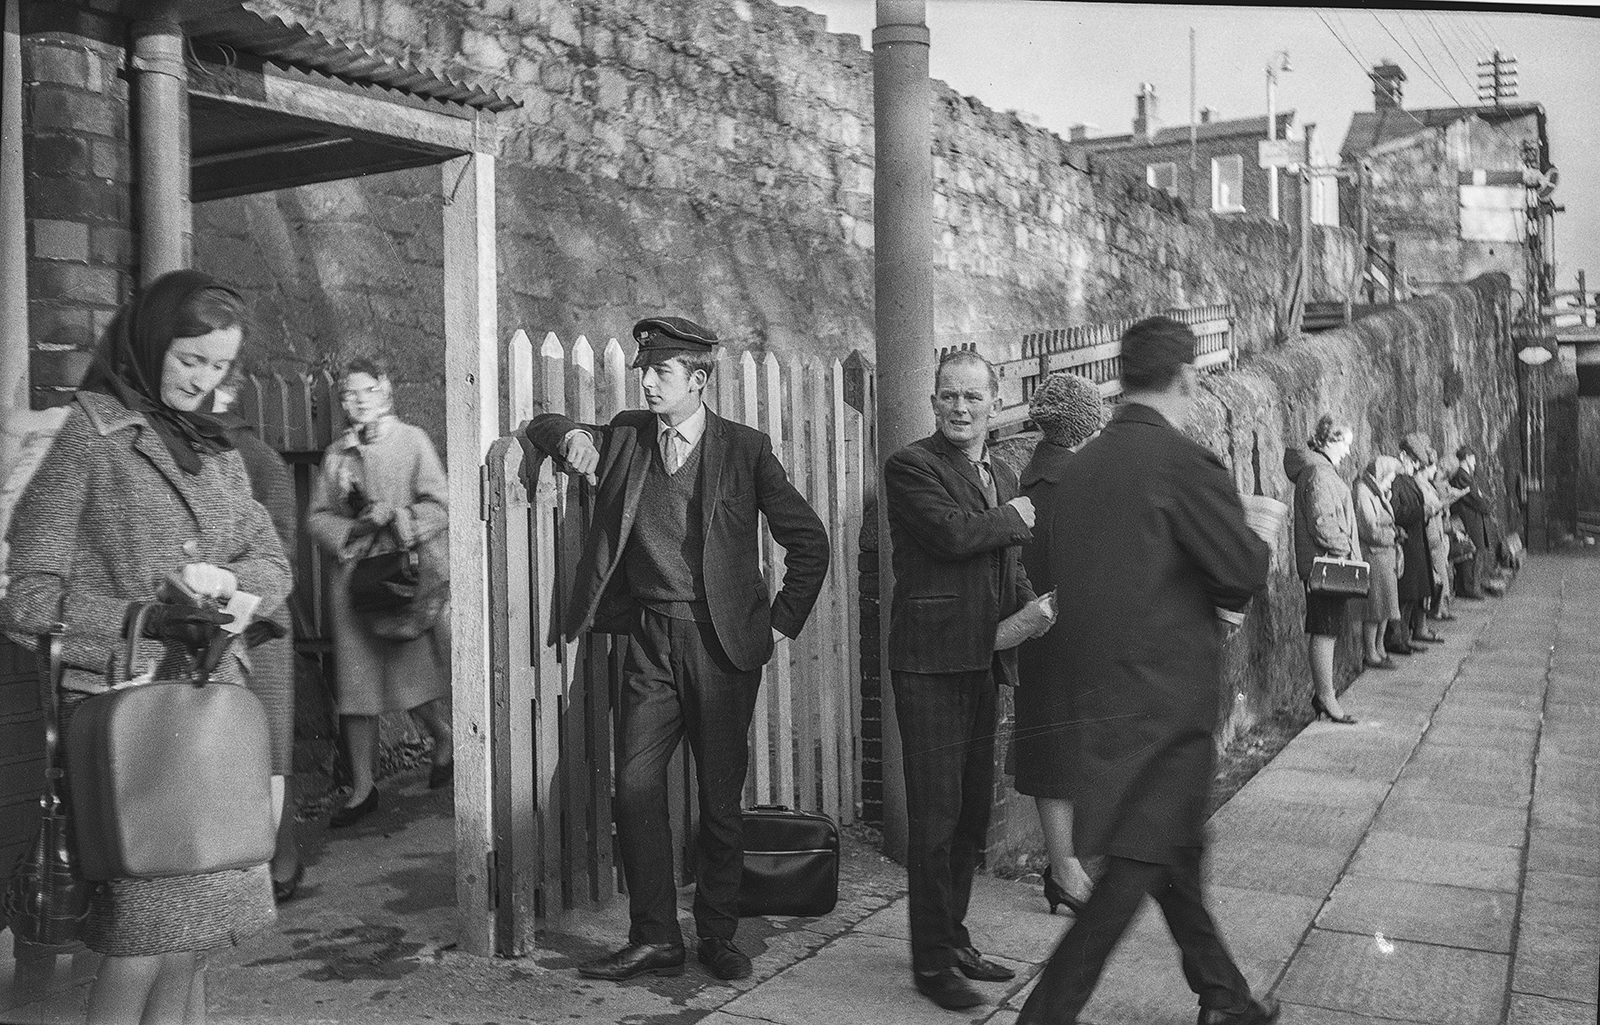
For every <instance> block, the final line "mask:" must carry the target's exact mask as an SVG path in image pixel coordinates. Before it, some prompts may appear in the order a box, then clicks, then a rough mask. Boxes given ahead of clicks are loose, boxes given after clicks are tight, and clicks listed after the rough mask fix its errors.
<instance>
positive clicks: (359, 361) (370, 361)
mask: <svg viewBox="0 0 1600 1025" xmlns="http://www.w3.org/2000/svg"><path fill="white" fill-rule="evenodd" d="M356 374H366V375H367V376H368V377H370V378H372V379H373V380H374V381H381V380H383V379H384V378H385V377H388V376H389V364H388V363H387V362H385V361H384V359H383V358H382V357H381V356H357V357H356V358H355V359H353V360H350V361H349V362H348V363H346V364H345V365H344V367H343V368H342V369H341V370H340V371H339V383H340V384H343V383H344V382H346V381H348V380H350V378H351V377H353V376H354V375H356Z"/></svg>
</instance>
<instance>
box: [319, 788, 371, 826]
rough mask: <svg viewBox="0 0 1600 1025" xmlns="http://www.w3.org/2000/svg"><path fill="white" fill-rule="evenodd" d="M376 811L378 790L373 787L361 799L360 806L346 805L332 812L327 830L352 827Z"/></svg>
mask: <svg viewBox="0 0 1600 1025" xmlns="http://www.w3.org/2000/svg"><path fill="white" fill-rule="evenodd" d="M377 810H378V788H377V787H373V788H372V789H371V790H368V791H367V796H366V797H363V798H362V799H361V803H360V804H351V805H346V806H345V807H343V808H340V809H339V810H338V811H336V812H334V813H333V817H332V818H330V819H329V820H328V828H329V829H343V828H344V827H345V826H353V825H355V824H356V823H357V822H360V821H361V820H362V819H364V818H366V817H367V816H368V815H371V814H372V813H373V812H375V811H377Z"/></svg>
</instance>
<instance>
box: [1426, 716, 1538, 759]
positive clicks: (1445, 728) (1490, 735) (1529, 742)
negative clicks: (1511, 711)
mask: <svg viewBox="0 0 1600 1025" xmlns="http://www.w3.org/2000/svg"><path fill="white" fill-rule="evenodd" d="M1427 737H1428V743H1430V744H1437V745H1447V746H1453V747H1464V748H1468V749H1469V750H1473V751H1491V752H1494V753H1495V754H1498V755H1506V756H1510V757H1514V758H1531V757H1533V755H1534V753H1535V751H1537V750H1538V746H1539V734H1537V733H1534V732H1532V731H1530V730H1524V729H1519V728H1513V727H1506V728H1502V727H1499V726H1459V725H1452V724H1448V723H1434V724H1433V725H1432V726H1430V727H1429V728H1428V733H1427Z"/></svg>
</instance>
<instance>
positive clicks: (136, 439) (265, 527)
mask: <svg viewBox="0 0 1600 1025" xmlns="http://www.w3.org/2000/svg"><path fill="white" fill-rule="evenodd" d="M244 325H245V308H244V301H243V300H242V299H241V298H240V296H239V295H238V294H237V293H236V292H234V291H233V290H232V289H230V288H228V287H226V286H224V285H222V284H220V283H219V282H217V281H216V280H215V279H213V278H211V277H209V276H207V275H205V274H201V273H198V272H195V271H178V272H175V273H171V274H167V275H164V276H163V277H161V278H158V279H157V280H155V281H154V282H151V283H150V284H149V285H146V286H145V287H144V288H143V289H142V291H141V292H140V293H139V295H138V296H137V297H135V298H134V299H133V300H131V301H130V302H128V303H126V304H124V305H123V307H122V308H121V309H120V310H119V311H118V312H117V314H116V316H115V318H114V319H113V320H112V321H111V324H110V326H109V327H108V328H107V330H106V334H105V336H104V337H103V338H102V339H101V341H100V345H99V348H98V351H97V352H96V354H95V358H94V362H93V363H92V364H91V365H90V368H89V372H88V375H87V377H86V378H85V379H84V382H83V385H82V388H81V390H80V391H79V392H78V394H77V396H76V397H75V399H74V401H73V405H72V407H71V410H72V411H71V413H70V414H69V416H68V417H67V420H66V422H65V424H64V425H63V426H62V428H61V432H60V434H58V435H57V437H56V441H55V445H54V447H52V448H51V450H50V452H49V454H48V455H46V456H45V458H44V460H43V462H42V463H41V464H40V466H39V468H38V471H37V473H36V474H35V475H34V477H33V480H32V481H31V482H30V483H29V485H28V488H27V490H26V491H25V492H24V493H23V496H22V499H21V501H20V502H19V504H18V506H17V510H16V514H15V517H14V518H13V520H12V524H11V530H10V535H9V538H10V544H11V560H10V566H9V571H10V576H11V587H10V590H9V591H8V592H7V594H6V596H5V598H4V599H3V600H0V625H3V628H4V630H5V631H6V633H8V634H10V635H11V636H12V637H13V638H15V639H16V640H18V641H20V642H22V643H24V644H27V645H29V646H30V647H31V646H32V645H33V644H34V643H35V642H36V638H37V637H38V636H40V635H41V634H43V633H45V632H47V631H49V630H50V629H51V625H52V624H53V623H55V622H57V621H59V622H62V623H64V624H65V627H66V632H65V636H64V643H63V645H62V660H63V662H64V664H65V665H64V672H63V673H62V677H61V685H60V691H59V693H60V697H61V702H60V715H61V719H62V720H63V722H62V726H63V734H65V732H66V730H65V727H66V726H67V725H68V724H69V723H70V721H71V718H72V716H73V715H74V714H75V712H76V711H77V710H78V708H79V707H80V706H82V705H84V704H85V703H86V702H93V701H95V700H97V699H96V698H94V697H93V695H97V694H100V693H102V692H105V691H107V690H108V689H109V687H108V683H107V679H106V673H107V667H108V666H109V667H110V672H111V674H112V678H113V679H115V680H119V681H120V680H125V679H127V678H128V675H129V674H130V672H131V671H133V670H134V668H135V667H132V666H129V665H127V664H125V663H126V661H127V654H126V651H127V650H129V649H130V648H131V649H132V650H134V652H135V658H134V661H135V662H136V663H138V665H137V669H138V670H139V671H143V670H145V669H146V668H148V667H150V666H153V667H154V670H155V677H156V678H157V679H168V678H172V677H182V676H187V675H188V673H189V672H190V663H189V659H190V658H191V653H192V652H193V651H194V650H196V649H201V650H207V651H209V652H210V653H212V656H213V657H215V658H217V659H218V661H217V662H216V665H215V667H214V668H213V669H212V671H211V673H210V679H211V680H213V681H217V682H221V683H240V682H242V675H243V674H242V670H241V666H240V663H239V660H238V658H237V657H236V655H235V653H234V650H233V648H227V649H224V648H222V646H221V644H220V643H214V642H218V641H220V638H219V636H218V631H219V627H220V626H221V625H222V624H223V623H224V622H228V621H231V619H232V616H231V615H227V614H222V613H219V612H215V611H210V610H208V608H207V607H205V606H203V605H199V604H195V603H190V602H179V601H173V602H172V603H170V604H159V603H158V604H155V605H153V606H151V607H150V611H149V612H148V613H147V614H146V616H145V617H143V619H142V624H143V629H142V631H141V634H140V636H138V637H136V638H134V639H133V642H132V643H131V644H130V642H129V641H127V640H126V639H125V638H124V636H123V635H124V632H125V631H126V630H128V629H129V628H130V627H129V623H130V622H131V621H133V620H131V619H130V611H131V609H132V608H133V607H135V606H137V605H138V604H139V603H145V602H150V601H152V599H153V598H154V593H153V592H154V591H155V590H156V589H157V584H158V582H163V581H165V583H166V586H167V587H168V588H175V589H180V590H182V591H186V592H187V593H188V594H190V595H193V596H197V597H198V598H200V599H215V600H219V601H221V600H226V599H228V598H229V597H231V596H232V595H233V594H234V593H235V592H238V591H242V592H247V593H249V594H253V595H256V596H258V597H259V598H260V599H261V601H260V604H259V605H258V606H257V611H258V612H260V613H262V614H265V615H271V614H272V612H273V611H275V610H276V609H277V607H278V606H280V605H281V604H282V603H283V601H284V598H285V596H286V595H287V593H288V589H289V565H288V562H287V561H286V560H285V558H284V555H283V549H282V547H281V545H280V544H279V541H278V535H277V533H276V532H275V531H274V530H273V527H272V521H271V519H270V518H269V517H268V515H267V511H266V510H265V509H263V508H262V507H261V505H260V504H259V503H258V502H256V500H255V499H254V498H252V497H251V493H250V482H249V479H248V478H247V477H246V474H245V468H244V463H243V462H242V461H241V459H240V458H239V455H238V453H237V452H235V451H233V448H232V444H231V442H230V441H229V440H228V437H227V432H226V430H225V428H224V426H223V425H222V423H221V422H220V421H218V420H217V418H216V417H214V416H211V415H210V414H209V413H205V412H202V410H205V409H208V408H209V401H210V398H211V392H212V390H213V389H214V388H215V387H216V386H217V384H218V383H220V382H221V381H222V380H223V379H224V378H225V377H226V376H227V374H228V372H229V370H230V368H231V367H232V365H233V363H234V361H235V360H236V359H237V358H238V354H239V349H240V346H241V344H242V342H243V339H244ZM168 593H171V591H169V592H168ZM85 714H87V713H85ZM264 762H265V758H264V757H263V764H264ZM66 768H67V774H68V777H69V779H70V778H71V776H72V774H73V772H74V771H79V770H75V767H74V765H73V764H70V763H69V764H68V765H67V767H66ZM83 771H87V770H83ZM262 790H263V792H264V791H265V786H264V784H263V787H262ZM152 825H153V827H155V828H160V824H159V823H153V824H152ZM219 828H222V829H231V828H234V827H233V826H231V825H229V824H223V825H222V826H221V827H219ZM265 860H266V857H265V855H263V858H262V862H263V863H262V864H259V865H255V866H253V867H248V868H242V869H225V870H222V871H214V872H203V873H197V874H193V875H177V876H170V875H169V876H164V877H160V878H139V879H118V878H113V879H110V880H108V881H104V882H101V883H99V884H98V885H97V886H96V887H95V889H94V892H93V894H92V896H91V899H90V908H89V916H88V919H87V920H86V922H85V925H84V934H83V936H82V939H83V941H84V943H85V944H86V945H87V946H88V948H89V949H90V950H93V951H95V952H97V953H100V954H102V955H104V957H103V960H102V961H101V963H100V969H99V972H98V974H97V975H96V977H95V981H94V985H93V987H92V989H91V991H90V994H89V1014H88V1021H89V1023H90V1025H138V1023H140V1022H145V1023H150V1022H161V1023H167V1022H180V1021H181V1022H184V1023H186V1025H196V1023H200V1022H203V1021H204V1020H205V982H204V964H203V960H202V953H201V952H203V951H205V950H209V949H213V948H216V947H226V946H229V945H233V944H237V943H239V942H240V941H241V940H242V939H243V938H244V937H247V936H249V935H250V934H252V933H254V932H257V931H259V930H262V929H264V928H266V927H267V926H269V925H271V924H272V922H273V920H274V915H275V912H274V908H273V901H272V881H271V878H270V877H269V875H268V870H267V866H266V864H265Z"/></svg>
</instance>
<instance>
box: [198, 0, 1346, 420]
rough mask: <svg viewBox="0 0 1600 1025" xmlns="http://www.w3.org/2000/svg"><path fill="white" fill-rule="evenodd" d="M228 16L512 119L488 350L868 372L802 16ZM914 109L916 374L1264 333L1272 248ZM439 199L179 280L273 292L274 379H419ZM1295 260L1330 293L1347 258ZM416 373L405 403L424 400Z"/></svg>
mask: <svg viewBox="0 0 1600 1025" xmlns="http://www.w3.org/2000/svg"><path fill="white" fill-rule="evenodd" d="M255 6H257V7H258V8H259V9H262V10H271V11H276V12H278V13H280V14H281V15H282V16H283V17H285V18H290V19H296V20H300V21H303V22H304V23H305V24H307V25H308V26H310V27H312V28H315V29H317V30H320V31H325V32H328V33H332V34H336V35H341V36H344V37H348V38H354V39H359V40H361V41H363V42H366V43H368V44H370V45H374V46H377V47H380V48H384V49H387V50H389V51H391V52H400V51H405V52H406V53H408V54H410V55H411V56H413V57H414V58H416V59H420V60H422V61H423V62H424V63H428V64H432V65H435V66H439V67H442V68H443V69H444V70H446V71H448V72H455V73H470V74H474V75H478V76H481V77H482V78H483V79H484V80H485V81H488V82H490V83H492V84H493V85H494V86H495V87H496V88H499V89H501V90H503V91H505V92H507V93H508V94H511V95H514V96H516V97H517V98H518V99H519V100H521V101H522V103H523V106H522V108H521V109H519V110H516V111H511V112H507V113H506V114H505V115H502V123H503V124H504V126H505V129H506V133H505V139H504V147H503V152H502V159H501V161H500V163H499V172H498V178H499V183H498V188H497V202H498V207H499V217H500V236H499V237H500V247H501V248H500V261H501V272H502V274H501V291H500V295H501V329H502V334H503V335H509V334H510V333H511V332H512V331H513V330H514V329H516V328H517V327H525V328H527V329H528V330H529V332H530V333H533V334H535V336H536V337H537V336H538V335H541V334H543V332H545V331H555V332H556V333H557V334H558V335H559V336H560V337H562V338H563V339H566V340H569V341H570V339H571V338H572V337H574V336H575V335H576V334H578V333H585V334H587V335H589V336H590V337H591V338H593V337H595V336H600V337H610V336H618V337H622V336H625V332H626V331H627V329H628V327H629V326H630V325H631V323H632V322H633V321H634V320H635V319H637V318H638V317H639V316H641V315H643V314H645V313H648V312H655V311H658V310H661V309H664V308H669V309H671V310H672V311H673V312H677V313H681V314H683V315H687V316H690V317H693V318H695V319H697V320H700V321H702V322H703V323H706V324H708V325H709V326H711V327H713V328H714V329H715V330H717V331H718V333H719V334H721V335H722V336H723V337H724V338H725V339H726V340H728V341H729V342H731V343H732V345H733V346H734V347H736V348H756V349H776V350H796V349H804V350H808V351H823V352H827V353H830V354H832V355H843V354H844V353H846V352H848V351H849V350H851V349H855V348H863V349H867V350H869V351H870V350H871V348H872V291H871V288H872V285H871V282H872V244H873V232H872V97H871V92H872V90H871V58H870V55H869V54H867V53H866V52H864V51H863V50H862V49H861V43H860V40H859V39H858V38H857V37H854V36H844V35H833V34H829V33H827V32H826V31H825V30H824V25H825V22H824V19H823V18H821V17H820V16H818V15H814V14H811V13H810V12H807V11H804V10H801V9H799V8H789V7H781V6H778V5H777V4H774V3H770V2H766V0H749V2H745V0H727V2H721V3H687V2H682V0H680V2H675V3H665V4H661V3H642V2H641V3H600V2H598V0H587V2H580V3H576V4H574V3H567V2H559V3H558V2H555V0H525V2H518V3H516V4H512V3H509V2H474V3H470V4H469V3H466V2H465V0H256V3H255ZM931 102H933V103H934V106H935V140H934V176H935V200H934V202H935V209H934V218H935V231H936V232H937V235H938V249H937V260H938V268H937V281H936V297H937V302H938V309H937V310H936V311H935V325H936V336H935V338H933V339H930V345H929V349H930V361H931V358H932V350H933V349H934V348H936V347H937V346H943V345H952V344H957V343H961V342H976V343H977V344H978V345H979V346H980V348H982V349H983V350H984V351H986V352H990V353H992V354H994V355H995V356H997V357H999V358H1006V357H1008V356H1011V355H1015V349H1016V347H1017V346H1018V345H1019V344H1020V336H1021V334H1022V333H1023V332H1025V331H1033V330H1040V329H1043V328H1049V327H1062V326H1068V325H1070V324H1075V323H1085V322H1094V321H1098V320H1104V319H1113V318H1116V317H1120V316H1125V315H1129V314H1135V313H1141V312H1147V311H1152V310H1155V309H1160V308H1164V307H1168V306H1173V305H1184V304H1191V303H1195V304H1198V303H1209V302H1217V301H1222V300H1225V299H1232V300H1233V301H1234V302H1235V303H1236V304H1237V305H1238V306H1239V308H1240V310H1241V331H1240V337H1241V339H1242V340H1243V342H1244V344H1245V345H1246V347H1250V348H1255V347H1260V346H1262V345H1264V344H1265V343H1266V340H1267V339H1270V338H1271V337H1272V336H1273V334H1274V329H1275V326H1276V321H1277V315H1276V312H1275V311H1276V308H1277V305H1278V303H1279V300H1280V293H1281V290H1282V284H1283V282H1282V269H1283V267H1284V266H1285V264H1286V263H1287V262H1288V257H1289V254H1290V253H1291V252H1292V249H1293V247H1292V243H1291V241H1290V236H1289V229H1288V228H1287V227H1285V226H1284V225H1273V224H1270V223H1269V222H1266V221H1264V220H1262V219H1259V218H1230V219H1227V220H1221V221H1213V220H1212V219H1211V218H1210V217H1209V216H1201V215H1198V214H1195V213H1192V212H1190V211H1187V210H1185V209H1183V208H1182V207H1181V206H1180V205H1178V204H1174V203H1172V202H1171V201H1170V200H1168V198H1167V197H1166V196H1165V195H1162V194H1159V193H1152V192H1151V191H1150V190H1148V189H1147V188H1146V187H1145V186H1144V185H1143V184H1142V183H1136V184H1133V185H1127V184H1123V183H1120V182H1116V183H1098V182H1096V181H1095V180H1094V179H1092V178H1090V177H1088V176H1086V175H1084V174H1083V173H1082V172H1080V171H1078V170H1076V169H1074V168H1072V167H1070V166H1068V165H1067V164H1066V162H1065V161H1066V154H1067V144H1066V143H1065V141H1063V140H1062V139H1060V138H1058V137H1057V136H1055V135H1053V134H1051V133H1050V132H1048V131H1045V130H1043V129H1039V128H1036V127H1032V126H1029V125H1027V124H1024V123H1023V122H1022V121H1020V120H1019V119H1018V118H1017V117H1016V116H1014V115H1012V114H1009V113H1000V112H997V111H993V110H991V109H989V108H988V107H986V106H985V105H984V104H982V103H981V102H979V101H977V100H973V99H970V98H967V97H963V96H960V95H958V94H956V93H955V92H953V91H951V90H950V89H948V88H947V87H945V86H944V85H943V84H942V83H934V87H933V95H932V96H931ZM438 191H439V188H438V184H437V181H436V179H435V178H434V177H433V175H432V173H431V172H428V171H418V172H401V173H397V174H393V175H384V176H375V177H374V178H372V179H367V180H364V181H362V182H360V183H335V184H330V185H318V186H308V187H305V188H302V189H298V190H292V191H291V192H285V193H282V194H279V195H276V196H256V197H247V198H242V199H235V200H224V201H219V202H216V203H212V204H208V205H206V206H205V207H202V208H200V209H199V210H197V216H196V229H197V230H196V234H197V241H196V248H197V261H198V262H199V263H200V264H201V265H202V266H206V267H208V268H209V269H212V270H215V271H217V272H218V273H222V274H224V275H226V274H228V273H229V270H230V268H231V266H232V265H233V261H234V260H235V259H237V260H238V261H239V262H240V265H241V266H247V267H249V268H250V269H249V270H248V274H249V275H250V276H251V277H252V278H253V279H254V280H255V281H256V282H259V283H261V284H262V286H263V288H264V289H266V290H268V291H270V290H272V289H276V290H277V291H278V293H279V296H278V297H277V298H272V297H271V296H267V297H266V306H267V308H268V309H269V311H271V310H273V308H274V307H276V306H283V305H292V307H293V309H294V313H293V316H292V317H288V318H278V317H276V316H269V317H268V318H266V319H267V320H268V321H269V322H270V325H271V331H270V332H268V331H263V332H261V333H260V334H258V339H259V341H260V343H261V345H260V347H259V348H258V349H257V352H258V353H259V354H260V355H262V356H263V357H265V358H266V359H267V360H269V361H272V360H276V361H283V362H285V363H287V364H289V366H285V367H284V369H297V368H298V366H300V365H303V364H304V363H306V362H315V361H316V360H319V359H325V358H329V357H330V356H332V357H338V356H342V355H344V354H346V353H349V352H355V351H368V350H370V349H373V348H385V349H391V350H392V349H395V348H402V347H410V348H412V349H413V350H414V351H421V352H424V353H426V354H428V356H429V357H430V358H431V359H432V360H433V362H434V363H437V362H438V359H439V355H438V350H439V346H438V344H437V340H438V324H437V321H438V316H437V302H436V300H435V299H434V296H436V294H437V285H435V284H434V282H435V281H437V280H438V274H439V271H438V266H437V265H438V263H439V259H440V257H439V227H438V218H437V217H435V216H433V215H432V214H433V210H432V209H431V208H436V207H437V202H438V200H437V193H438ZM424 215H426V216H424ZM397 222H399V223H397ZM246 225H248V226H249V230H248V232H247V233H246V232H244V231H243V230H242V227H243V226H246ZM207 236H210V237H207ZM1321 238H1322V244H1321V245H1320V247H1319V251H1322V250H1326V251H1327V252H1329V253H1330V254H1331V256H1330V260H1329V261H1328V262H1327V266H1329V267H1332V268H1334V271H1333V274H1334V276H1333V277H1332V278H1330V280H1335V281H1338V282H1339V283H1340V286H1341V287H1342V282H1343V280H1344V279H1345V276H1346V273H1345V270H1344V268H1345V266H1346V265H1347V264H1351V265H1353V260H1354V257H1353V255H1351V254H1352V253H1353V244H1352V242H1351V240H1350V237H1349V236H1348V234H1347V233H1343V232H1340V231H1338V230H1337V229H1335V230H1333V231H1332V232H1330V233H1323V234H1322V236H1321ZM223 239H227V240H229V244H228V245H227V246H226V247H225V248H226V250H227V252H226V253H224V252H221V251H219V245H218V242H219V240H223ZM252 247H253V248H255V249H256V250H257V251H256V252H253V253H252V252H249V251H248V250H249V249H250V248H252ZM364 263H366V264H372V265H374V266H372V267H367V266H362V264H364ZM1319 266H1323V264H1321V263H1319ZM1324 290H1325V289H1324ZM427 343H432V344H431V346H430V345H428V344H427ZM402 362H410V361H409V360H402ZM415 370H416V373H417V375H418V376H417V377H416V379H414V380H412V381H411V382H409V383H411V384H413V385H414V386H416V387H418V388H422V389H426V387H428V382H429V381H430V380H434V379H436V378H437V370H436V369H425V368H423V367H421V366H417V367H416V368H415ZM427 405H429V406H440V405H442V403H440V402H428V403H427Z"/></svg>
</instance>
